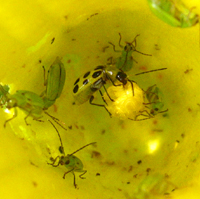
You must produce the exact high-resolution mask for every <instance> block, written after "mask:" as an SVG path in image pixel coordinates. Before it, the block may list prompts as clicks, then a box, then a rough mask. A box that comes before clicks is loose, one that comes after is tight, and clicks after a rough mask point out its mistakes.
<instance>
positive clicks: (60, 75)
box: [42, 57, 66, 110]
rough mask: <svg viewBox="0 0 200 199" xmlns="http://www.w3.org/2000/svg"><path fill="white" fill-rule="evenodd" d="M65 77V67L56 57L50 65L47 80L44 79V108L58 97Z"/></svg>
mask: <svg viewBox="0 0 200 199" xmlns="http://www.w3.org/2000/svg"><path fill="white" fill-rule="evenodd" d="M65 77H66V71H65V67H64V65H63V63H62V62H61V61H60V59H59V58H58V57H57V58H56V60H55V61H54V63H53V64H52V65H51V66H50V68H49V70H48V75H47V80H46V81H45V86H46V90H45V91H44V92H43V93H44V94H45V96H44V97H43V100H44V110H46V109H48V108H49V107H50V106H52V105H53V104H54V103H55V101H56V99H58V98H59V97H60V95H61V93H62V90H63V87H64V84H65ZM42 95H43V94H42Z"/></svg>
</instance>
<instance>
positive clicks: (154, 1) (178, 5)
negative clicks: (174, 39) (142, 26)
mask: <svg viewBox="0 0 200 199" xmlns="http://www.w3.org/2000/svg"><path fill="white" fill-rule="evenodd" d="M147 1H148V4H149V7H150V9H151V11H152V12H153V13H154V14H155V15H156V16H157V17H158V18H159V19H161V20H162V21H164V22H165V23H167V24H169V25H171V26H175V27H180V28H188V27H192V26H194V25H196V24H197V23H198V22H199V15H197V14H195V13H193V12H192V9H193V8H191V9H188V8H187V7H186V6H185V5H184V4H183V3H182V2H181V1H180V0H179V1H177V0H176V1H175V0H147Z"/></svg>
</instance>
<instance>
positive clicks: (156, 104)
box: [145, 84, 168, 116]
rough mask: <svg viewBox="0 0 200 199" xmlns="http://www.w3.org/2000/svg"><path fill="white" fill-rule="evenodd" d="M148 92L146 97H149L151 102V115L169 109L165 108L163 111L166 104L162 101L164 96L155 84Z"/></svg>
mask: <svg viewBox="0 0 200 199" xmlns="http://www.w3.org/2000/svg"><path fill="white" fill-rule="evenodd" d="M145 93H146V98H147V99H148V101H149V103H147V104H149V105H150V107H149V108H150V114H151V115H153V116H154V115H157V114H158V113H163V112H166V111H168V109H167V110H164V111H161V110H162V109H163V107H164V104H163V102H162V98H163V93H162V92H161V90H160V89H159V88H158V87H157V86H156V85H155V84H154V85H153V86H150V87H149V88H148V89H147V91H146V92H145Z"/></svg>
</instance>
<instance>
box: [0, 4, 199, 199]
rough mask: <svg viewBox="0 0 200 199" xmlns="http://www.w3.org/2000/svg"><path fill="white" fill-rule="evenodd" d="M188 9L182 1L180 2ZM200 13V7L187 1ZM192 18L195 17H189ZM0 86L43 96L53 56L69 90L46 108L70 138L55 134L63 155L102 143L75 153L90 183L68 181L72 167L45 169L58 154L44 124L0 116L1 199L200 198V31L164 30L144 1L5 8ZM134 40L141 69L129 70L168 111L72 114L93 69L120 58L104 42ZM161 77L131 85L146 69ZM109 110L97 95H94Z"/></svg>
mask: <svg viewBox="0 0 200 199" xmlns="http://www.w3.org/2000/svg"><path fill="white" fill-rule="evenodd" d="M184 3H185V1H184ZM187 6H189V7H195V12H196V13H198V14H200V3H199V1H197V0H193V1H189V3H187ZM193 11H194V10H193ZM0 27H1V31H0V39H1V44H0V53H1V56H0V63H1V72H0V81H1V83H2V84H8V85H9V86H10V88H11V89H10V92H11V94H14V93H15V92H16V91H17V90H29V91H32V92H35V93H37V94H39V95H40V94H41V93H42V92H43V91H44V89H45V87H44V76H43V69H42V66H43V65H44V66H45V67H46V68H47V69H48V67H49V66H50V65H51V64H52V63H53V62H54V60H55V58H56V57H57V56H59V57H62V62H63V63H64V65H65V67H66V83H65V87H64V90H63V93H62V94H61V96H60V98H59V99H57V101H56V103H55V104H54V105H53V106H52V107H50V108H49V109H48V113H49V114H51V115H53V116H55V117H57V118H59V119H60V121H62V124H63V125H65V126H66V128H68V130H67V131H65V130H63V129H62V128H60V127H59V126H57V128H58V130H59V132H60V134H61V137H62V141H63V145H64V148H65V153H66V154H70V153H73V152H74V151H76V150H77V149H79V148H80V147H82V146H84V145H86V144H88V143H90V142H97V144H96V145H95V146H93V145H91V146H88V147H87V148H85V149H83V150H81V151H79V152H77V153H76V154H75V155H76V156H77V157H78V158H80V159H81V160H82V162H83V165H84V169H85V170H87V173H86V174H85V175H84V176H85V177H86V179H81V178H79V175H80V173H75V174H76V182H77V184H78V189H75V188H74V186H73V175H72V174H71V173H69V174H67V175H66V179H65V180H64V179H63V178H62V176H63V174H64V172H66V171H67V168H65V167H64V166H59V167H52V166H51V165H48V164H47V162H50V158H51V157H53V158H55V157H56V156H58V155H60V153H59V150H58V148H59V146H60V142H59V139H58V136H57V133H56V131H55V129H54V128H53V127H52V126H51V124H50V123H49V122H48V121H47V119H49V118H48V116H47V115H44V117H43V121H44V122H37V121H33V120H32V118H28V122H29V123H30V124H31V125H29V126H27V125H26V124H25V122H24V117H25V116H26V115H25V114H24V113H23V112H22V111H21V110H18V116H17V118H16V119H13V120H12V121H11V122H9V123H8V124H7V126H6V128H4V127H3V124H4V122H5V120H7V119H9V118H11V117H12V114H13V110H12V109H11V110H10V111H7V110H4V109H2V110H1V114H0V117H1V119H0V121H1V124H0V130H1V131H0V132H1V133H0V147H1V150H0V157H1V164H0V167H1V168H0V174H1V175H0V176H1V178H0V198H1V199H11V198H12V199H13V198H16V199H27V198H28V199H32V198H37V199H46V198H48V199H51V198H53V199H55V198H70V199H77V198H78V199H96V198H102V199H112V198H113V199H135V198H136V199H146V198H173V199H179V198H180V199H188V198H190V199H196V198H199V195H200V183H199V180H200V173H199V171H200V159H199V151H200V130H199V127H200V125H199V123H200V122H199V121H200V92H199V85H200V78H199V76H200V69H199V63H200V56H199V24H197V25H196V26H194V27H191V28H186V29H180V28H174V27H171V26H169V25H168V24H166V23H164V22H162V21H161V20H160V19H158V18H157V17H156V16H154V15H153V13H152V12H151V11H150V9H149V7H148V4H147V2H146V1H144V0H143V1H140V0H126V1H122V0H115V1H111V0H110V1H109V0H108V1H105V0H87V1H86V0H82V1H75V0H68V1H66V0H60V1H57V0H52V1H47V0H35V1H31V0H27V1H22V0H18V1H15V0H8V1H2V2H1V6H0ZM119 32H120V33H121V35H122V44H123V45H124V44H125V42H126V41H128V42H130V41H132V40H133V39H134V37H135V36H136V35H137V34H140V36H139V37H138V39H137V50H138V51H141V52H144V53H148V54H152V56H145V55H142V54H139V53H137V52H134V54H133V57H134V59H135V60H136V61H137V62H138V63H134V67H133V69H132V70H131V71H129V73H128V75H129V77H130V79H133V80H134V81H135V82H137V84H138V85H139V87H141V88H143V89H144V90H146V89H147V88H148V87H149V86H151V85H154V84H156V85H157V86H158V87H159V89H160V90H161V91H162V93H163V96H164V97H163V103H164V105H165V107H166V108H168V112H167V114H165V117H163V116H162V114H158V115H156V116H155V118H154V119H149V120H144V121H131V120H124V121H121V120H119V119H118V118H110V117H109V115H108V113H107V112H106V111H105V110H104V109H103V108H101V107H96V106H91V105H90V104H89V103H85V104H82V105H80V106H76V105H73V102H74V99H73V96H72V90H73V84H74V82H75V80H76V79H77V78H78V77H79V76H81V75H82V74H84V73H85V72H87V71H88V70H93V69H94V68H95V67H96V66H98V65H102V64H105V63H107V59H108V58H109V57H113V58H117V57H119V56H120V53H117V52H114V51H113V48H112V46H110V45H109V44H108V42H112V43H114V44H115V45H116V48H117V49H120V48H119V46H118V41H119V35H118V33H119ZM163 67H166V68H168V69H167V70H165V71H160V72H154V73H148V74H143V75H139V76H134V74H136V73H139V72H143V71H145V70H154V69H157V68H163ZM94 97H95V99H94V100H97V101H99V103H103V101H102V99H101V96H100V95H99V94H98V92H96V93H95V95H94Z"/></svg>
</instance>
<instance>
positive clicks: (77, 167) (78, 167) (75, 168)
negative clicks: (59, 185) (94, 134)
mask: <svg viewBox="0 0 200 199" xmlns="http://www.w3.org/2000/svg"><path fill="white" fill-rule="evenodd" d="M49 122H50V123H51V124H52V126H53V127H54V128H55V130H56V131H57V134H58V137H59V139H60V143H61V146H60V147H59V151H60V152H61V153H62V154H63V155H62V156H57V157H56V158H51V160H52V161H53V163H47V164H49V165H52V166H53V167H58V166H59V165H64V166H65V167H66V168H67V169H68V171H67V172H65V173H64V175H63V179H65V176H66V175H67V174H68V173H70V172H71V173H72V174H73V176H74V187H75V188H77V184H76V177H75V174H74V172H80V173H82V174H80V175H79V177H80V178H81V179H85V178H84V177H82V176H83V175H84V174H85V173H86V172H87V170H84V169H83V163H82V161H81V160H80V159H79V158H78V157H76V156H75V155H74V154H75V153H77V152H78V151H80V150H82V149H84V148H85V147H87V146H89V145H93V144H96V142H92V143H89V144H87V145H85V146H83V147H81V148H80V149H78V150H76V151H74V152H73V153H71V154H67V155H65V152H64V147H63V143H62V139H61V136H60V134H59V132H58V129H57V128H56V127H55V125H54V124H53V123H52V122H51V121H50V120H49ZM57 160H58V161H57ZM56 162H57V164H56Z"/></svg>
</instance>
